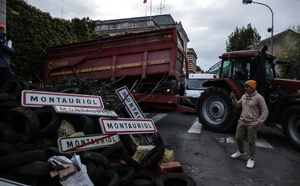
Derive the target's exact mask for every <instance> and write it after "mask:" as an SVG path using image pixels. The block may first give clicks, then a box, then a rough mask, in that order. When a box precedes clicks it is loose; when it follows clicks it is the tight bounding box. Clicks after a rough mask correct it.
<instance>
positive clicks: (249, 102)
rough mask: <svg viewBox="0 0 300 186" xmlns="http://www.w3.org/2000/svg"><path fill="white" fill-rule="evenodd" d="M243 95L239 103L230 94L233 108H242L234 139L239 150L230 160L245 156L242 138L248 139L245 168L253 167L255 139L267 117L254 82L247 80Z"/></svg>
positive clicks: (263, 100) (263, 103)
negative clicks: (247, 154) (247, 157)
mask: <svg viewBox="0 0 300 186" xmlns="http://www.w3.org/2000/svg"><path fill="white" fill-rule="evenodd" d="M244 88H245V94H244V95H243V96H242V97H241V99H240V100H239V101H237V99H236V95H235V94H234V93H233V92H231V98H232V103H233V105H234V107H236V108H240V107H242V113H241V115H240V119H239V121H238V125H237V128H236V134H235V138H236V141H237V145H238V148H239V150H238V151H237V152H236V153H234V154H232V155H231V158H238V157H240V156H243V155H246V152H245V150H244V142H243V140H244V138H245V137H248V142H249V159H248V162H247V166H246V167H247V168H253V167H254V156H255V153H256V145H255V139H256V137H257V130H258V128H259V125H260V124H262V123H264V121H265V120H266V119H267V117H268V115H269V111H268V107H267V105H266V102H265V99H264V98H263V97H262V96H261V95H260V94H259V93H258V92H257V91H256V81H254V80H248V81H246V82H245V87H244Z"/></svg>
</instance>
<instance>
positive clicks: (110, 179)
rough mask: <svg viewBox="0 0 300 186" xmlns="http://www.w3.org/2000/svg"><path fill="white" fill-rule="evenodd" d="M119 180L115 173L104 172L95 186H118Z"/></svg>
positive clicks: (111, 171)
mask: <svg viewBox="0 0 300 186" xmlns="http://www.w3.org/2000/svg"><path fill="white" fill-rule="evenodd" d="M119 182H120V178H119V175H118V173H117V172H116V171H113V170H110V169H109V170H106V171H104V173H103V174H102V176H101V178H100V179H99V180H98V182H97V183H96V184H95V185H96V186H119Z"/></svg>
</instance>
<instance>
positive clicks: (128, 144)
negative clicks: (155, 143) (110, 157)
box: [120, 134, 136, 156]
mask: <svg viewBox="0 0 300 186" xmlns="http://www.w3.org/2000/svg"><path fill="white" fill-rule="evenodd" d="M120 139H121V141H122V142H123V144H124V149H125V150H126V152H127V153H128V155H129V156H133V155H134V153H135V152H136V149H135V147H134V143H133V142H132V140H131V138H130V137H129V135H128V134H124V135H120Z"/></svg>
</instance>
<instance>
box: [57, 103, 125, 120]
mask: <svg viewBox="0 0 300 186" xmlns="http://www.w3.org/2000/svg"><path fill="white" fill-rule="evenodd" d="M54 109H55V110H56V112H57V113H62V114H84V115H90V116H105V117H113V118H117V117H119V116H118V114H117V113H116V112H115V111H113V110H104V109H99V108H83V107H66V106H54Z"/></svg>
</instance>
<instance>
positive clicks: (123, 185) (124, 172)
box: [111, 166, 135, 186]
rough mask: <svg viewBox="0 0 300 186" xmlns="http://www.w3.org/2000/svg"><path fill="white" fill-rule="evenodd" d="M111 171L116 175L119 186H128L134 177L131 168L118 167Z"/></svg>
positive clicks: (133, 171)
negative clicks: (118, 179)
mask: <svg viewBox="0 0 300 186" xmlns="http://www.w3.org/2000/svg"><path fill="white" fill-rule="evenodd" d="M111 169H112V170H114V171H116V172H117V173H118V175H119V178H120V184H119V185H120V186H130V184H131V182H132V181H133V179H134V177H135V170H134V168H133V167H132V166H118V167H113V168H111Z"/></svg>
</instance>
